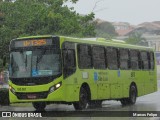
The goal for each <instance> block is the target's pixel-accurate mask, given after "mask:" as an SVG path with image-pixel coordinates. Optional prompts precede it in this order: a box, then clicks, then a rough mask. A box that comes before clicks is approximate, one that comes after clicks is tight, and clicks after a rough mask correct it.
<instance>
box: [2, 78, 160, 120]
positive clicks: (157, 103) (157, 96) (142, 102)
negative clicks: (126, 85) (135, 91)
mask: <svg viewBox="0 0 160 120" xmlns="http://www.w3.org/2000/svg"><path fill="white" fill-rule="evenodd" d="M45 110H46V112H49V111H53V112H54V111H74V108H73V106H72V105H62V104H52V105H48V106H47V107H46V109H45ZM0 111H33V112H34V111H35V109H34V108H33V107H32V105H31V104H28V103H27V104H23V103H21V104H11V105H10V106H0ZM85 111H93V112H94V111H160V80H159V81H158V91H157V92H155V93H151V94H148V95H145V96H142V97H138V98H137V102H136V104H135V105H132V106H122V105H121V103H120V102H119V101H104V102H103V103H102V108H94V109H89V108H88V109H86V110H85ZM107 118H108V117H107ZM0 119H1V120H3V119H4V118H0ZM18 119H23V120H24V118H18ZM18 119H17V118H9V120H18ZM25 119H28V120H31V118H25ZM32 119H34V120H35V119H36V120H38V119H40V118H32ZM41 119H46V118H41ZM47 119H48V120H63V119H68V120H72V119H73V120H75V119H77V120H81V119H82V120H95V119H100V120H101V119H104V120H105V119H106V117H103V116H102V117H100V118H99V117H84V116H83V117H76V118H75V117H70V116H69V117H65V118H63V117H54V118H53V117H52V118H51V117H50V118H47ZM110 119H117V120H119V119H120V118H119V117H110ZM121 119H122V118H121ZM123 119H124V120H125V119H130V120H138V119H144V120H145V119H146V118H144V117H140V118H139V117H131V118H126V117H124V118H123ZM147 119H151V120H160V118H158V117H149V118H147Z"/></svg>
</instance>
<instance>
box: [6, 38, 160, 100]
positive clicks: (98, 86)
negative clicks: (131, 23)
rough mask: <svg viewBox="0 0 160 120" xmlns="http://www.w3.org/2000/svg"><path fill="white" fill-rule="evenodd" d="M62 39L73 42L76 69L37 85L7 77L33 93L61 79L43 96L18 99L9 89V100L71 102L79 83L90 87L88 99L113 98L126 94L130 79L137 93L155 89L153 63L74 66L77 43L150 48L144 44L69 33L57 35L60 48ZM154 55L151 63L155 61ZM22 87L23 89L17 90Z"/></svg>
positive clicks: (75, 98)
mask: <svg viewBox="0 0 160 120" xmlns="http://www.w3.org/2000/svg"><path fill="white" fill-rule="evenodd" d="M64 42H73V43H75V57H76V71H75V72H74V73H73V74H72V75H70V76H68V77H67V78H65V79H64V76H63V75H62V76H61V77H59V78H56V79H55V80H53V81H52V82H50V83H48V84H44V85H37V86H18V85H15V84H13V83H12V82H11V81H10V82H9V85H10V86H11V87H13V88H14V89H15V91H16V92H23V93H27V92H29V93H32V92H33V93H34V92H42V91H49V89H50V88H51V87H52V86H54V85H55V84H57V83H59V82H62V85H61V87H60V88H58V89H57V90H55V91H53V92H52V93H50V94H48V96H47V97H46V98H45V99H25V100H22V99H18V98H17V97H16V96H15V95H14V94H13V93H12V92H11V90H10V91H9V97H10V102H11V103H16V102H35V101H45V102H68V103H69V102H75V101H79V93H80V88H81V86H82V84H84V83H86V84H88V86H89V89H90V95H91V100H106V99H117V100H120V99H121V98H127V97H129V90H130V85H131V84H132V83H134V84H135V85H136V88H137V96H142V95H146V94H149V93H152V92H155V91H157V77H156V65H155V67H154V70H130V69H129V70H120V69H117V70H110V69H108V68H106V69H104V70H99V69H94V68H93V69H80V68H79V66H78V55H77V54H78V52H77V44H80V43H81V44H90V45H100V46H104V47H108V46H112V47H117V48H126V49H137V50H139V49H140V50H146V51H152V50H151V49H149V48H147V47H143V48H142V49H141V48H140V47H136V48H134V47H135V46H132V45H127V44H119V43H112V42H93V41H84V40H80V39H73V38H69V37H60V49H61V50H62V44H63V43H64ZM155 61H156V60H155V58H154V64H155ZM22 89H25V91H20V90H22Z"/></svg>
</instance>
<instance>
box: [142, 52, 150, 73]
mask: <svg viewBox="0 0 160 120" xmlns="http://www.w3.org/2000/svg"><path fill="white" fill-rule="evenodd" d="M140 56H141V64H142V69H143V70H148V69H149V57H148V52H146V51H141V52H140Z"/></svg>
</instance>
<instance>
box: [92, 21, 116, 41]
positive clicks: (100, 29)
mask: <svg viewBox="0 0 160 120" xmlns="http://www.w3.org/2000/svg"><path fill="white" fill-rule="evenodd" d="M95 31H96V36H97V37H104V38H112V37H114V36H116V35H117V33H116V32H115V28H114V26H113V25H112V24H111V23H109V22H102V23H98V24H97V25H96V30H95Z"/></svg>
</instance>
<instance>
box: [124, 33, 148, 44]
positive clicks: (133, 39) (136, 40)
mask: <svg viewBox="0 0 160 120" xmlns="http://www.w3.org/2000/svg"><path fill="white" fill-rule="evenodd" d="M125 41H126V43H128V44H134V45H143V46H148V44H147V41H146V39H145V38H144V37H142V34H139V33H133V34H131V35H130V36H129V37H128V38H126V39H125Z"/></svg>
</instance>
